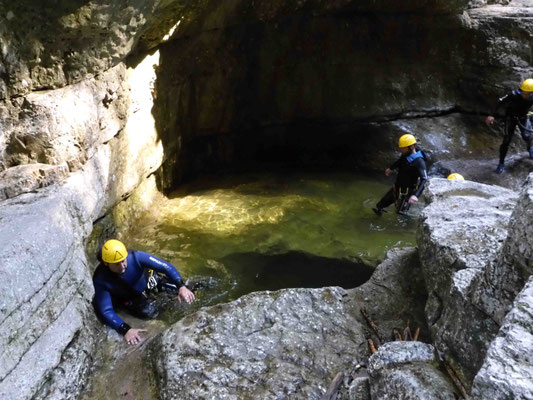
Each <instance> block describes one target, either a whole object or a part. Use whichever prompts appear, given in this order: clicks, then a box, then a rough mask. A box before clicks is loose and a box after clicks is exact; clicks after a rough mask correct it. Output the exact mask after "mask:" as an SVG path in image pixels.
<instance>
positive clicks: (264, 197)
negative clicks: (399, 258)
mask: <svg viewBox="0 0 533 400" xmlns="http://www.w3.org/2000/svg"><path fill="white" fill-rule="evenodd" d="M388 185H389V184H388V183H385V182H383V181H382V182H377V181H376V180H373V179H369V178H365V177H363V176H356V175H353V174H352V175H350V174H338V173H335V174H295V173H288V174H284V175H265V174H256V175H246V176H242V175H241V176H233V177H230V178H224V179H220V180H214V179H212V180H204V181H201V182H200V181H198V182H195V183H194V184H191V185H188V186H185V187H182V188H181V189H180V190H179V191H177V192H175V193H173V194H172V195H171V196H170V197H169V198H168V199H164V200H162V201H161V202H160V203H159V204H156V205H155V206H154V207H153V208H152V212H151V213H149V214H147V215H145V216H144V217H142V218H141V219H140V220H139V221H138V223H137V224H136V226H137V227H138V228H137V229H136V230H135V231H132V232H129V233H128V234H127V235H126V236H125V237H123V240H124V241H125V242H126V244H127V246H128V247H130V248H136V249H139V250H144V251H147V252H149V253H152V254H154V255H157V256H159V257H162V258H164V259H166V260H168V261H170V262H171V263H173V264H174V265H175V266H176V267H177V268H178V270H179V271H180V273H181V274H182V275H183V276H184V277H185V278H191V277H192V281H191V285H195V286H196V287H197V288H198V289H199V291H198V300H199V301H198V302H197V304H196V307H199V306H201V305H208V304H214V303H216V302H220V301H229V300H233V299H235V298H237V297H239V296H241V295H243V294H245V293H249V292H252V291H257V290H267V289H268V290H277V289H280V288H283V287H321V286H328V285H338V286H343V287H345V288H349V287H355V286H358V285H360V284H362V283H364V282H365V281H366V280H367V279H368V278H369V277H370V275H371V272H372V268H371V267H370V266H375V265H376V264H377V263H378V262H379V260H381V259H382V258H383V256H384V254H385V253H386V251H387V250H388V249H391V248H393V247H400V246H410V245H414V244H415V234H414V233H415V227H416V219H415V218H409V217H403V216H397V215H396V214H395V213H394V212H393V209H392V207H391V210H390V212H389V213H387V214H385V215H383V216H382V217H381V218H379V217H377V216H376V215H374V213H373V212H372V210H371V207H372V206H373V205H374V204H375V203H376V202H377V200H379V198H380V197H381V196H382V195H383V194H384V193H385V191H386V190H388ZM414 211H415V212H416V210H414ZM196 307H195V308H196ZM189 311H191V310H189ZM175 317H176V316H174V318H175ZM174 318H172V319H174Z"/></svg>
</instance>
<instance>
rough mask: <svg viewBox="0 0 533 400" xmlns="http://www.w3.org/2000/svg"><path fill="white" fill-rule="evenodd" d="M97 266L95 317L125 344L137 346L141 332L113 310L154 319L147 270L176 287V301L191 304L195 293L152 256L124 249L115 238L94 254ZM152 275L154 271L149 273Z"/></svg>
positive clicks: (150, 286)
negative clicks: (114, 332) (121, 310)
mask: <svg viewBox="0 0 533 400" xmlns="http://www.w3.org/2000/svg"><path fill="white" fill-rule="evenodd" d="M97 257H98V260H99V261H100V264H99V265H98V266H97V267H96V270H95V271H94V274H93V285H94V299H93V305H94V308H95V311H96V314H97V315H98V317H99V318H100V319H101V320H102V321H103V322H104V323H105V324H106V325H109V326H110V327H111V328H113V329H115V330H116V331H117V332H118V333H120V334H121V335H123V336H124V340H126V342H127V343H128V344H136V343H139V342H140V341H141V340H142V338H141V335H140V333H141V332H143V331H144V330H143V329H134V328H132V327H131V326H129V325H128V324H127V323H126V322H124V321H123V320H122V319H121V318H120V317H119V316H118V315H117V314H116V313H115V307H116V306H122V307H124V308H125V309H126V310H127V311H128V312H129V313H130V314H132V315H134V316H137V317H140V318H155V317H156V316H157V309H156V308H155V306H154V305H153V303H152V302H150V301H148V297H147V294H146V292H147V289H152V284H153V285H155V284H157V282H155V281H154V277H153V275H152V276H151V277H148V279H147V275H148V274H147V272H148V271H149V270H152V271H156V272H157V273H160V274H163V275H164V276H165V278H166V280H167V281H168V282H169V283H170V285H171V286H172V287H173V288H175V290H176V291H177V295H178V300H179V301H180V302H181V301H185V302H186V303H192V302H193V301H194V293H193V292H191V291H190V290H189V289H188V288H187V287H186V286H185V284H184V283H183V280H182V278H181V275H180V274H179V272H178V271H177V270H176V268H175V267H174V266H173V265H172V264H170V263H168V262H166V261H164V260H162V259H160V258H157V257H155V256H152V255H150V254H148V253H145V252H142V251H136V250H130V251H129V252H128V251H127V250H126V246H124V244H123V243H122V242H120V241H119V240H116V239H111V240H108V241H106V242H105V243H104V245H103V246H102V249H101V250H99V251H98V253H97ZM152 273H153V272H152Z"/></svg>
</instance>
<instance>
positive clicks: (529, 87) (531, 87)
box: [520, 78, 533, 99]
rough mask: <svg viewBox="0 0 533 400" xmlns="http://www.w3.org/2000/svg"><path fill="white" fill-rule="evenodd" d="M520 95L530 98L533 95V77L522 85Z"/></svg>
mask: <svg viewBox="0 0 533 400" xmlns="http://www.w3.org/2000/svg"><path fill="white" fill-rule="evenodd" d="M520 95H521V96H522V97H523V98H524V99H529V98H531V97H532V96H533V79H531V78H530V79H526V80H525V81H524V82H522V84H521V85H520Z"/></svg>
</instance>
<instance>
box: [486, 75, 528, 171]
mask: <svg viewBox="0 0 533 400" xmlns="http://www.w3.org/2000/svg"><path fill="white" fill-rule="evenodd" d="M503 105H505V106H506V108H505V127H504V135H503V142H502V144H501V146H500V161H499V163H498V166H497V167H496V171H495V172H496V173H498V174H501V173H503V171H504V168H505V156H506V155H507V150H509V145H510V144H511V140H512V139H513V135H514V131H515V128H516V126H517V125H518V128H519V130H520V135H521V136H522V139H523V140H524V142H525V143H526V149H527V151H528V152H529V158H533V149H532V148H531V131H532V129H531V126H532V124H531V118H532V116H530V115H528V110H529V109H530V108H531V106H533V79H526V80H525V81H524V82H522V85H520V89H518V90H513V91H511V92H510V93H507V94H506V95H505V96H503V97H501V98H499V99H498V102H497V103H496V106H495V107H494V109H493V111H492V113H491V115H489V116H487V118H486V119H485V123H486V124H487V125H492V124H493V123H494V116H493V115H495V114H496V112H497V111H498V109H499V108H500V107H501V106H503Z"/></svg>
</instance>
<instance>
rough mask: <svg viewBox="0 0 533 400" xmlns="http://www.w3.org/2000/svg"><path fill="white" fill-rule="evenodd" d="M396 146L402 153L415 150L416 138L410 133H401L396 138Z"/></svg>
mask: <svg viewBox="0 0 533 400" xmlns="http://www.w3.org/2000/svg"><path fill="white" fill-rule="evenodd" d="M398 147H399V148H400V151H401V152H402V154H409V153H412V152H414V151H415V150H416V139H415V137H414V136H413V135H411V134H410V133H406V134H405V135H402V136H401V137H400V139H399V140H398Z"/></svg>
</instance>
